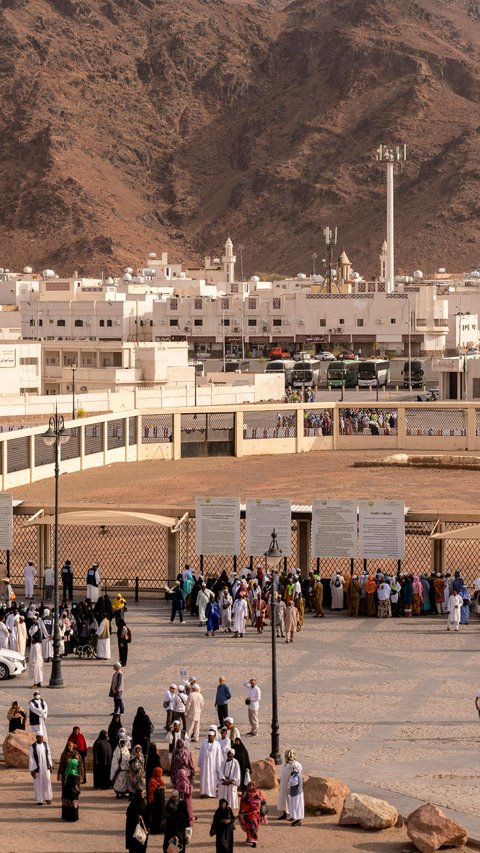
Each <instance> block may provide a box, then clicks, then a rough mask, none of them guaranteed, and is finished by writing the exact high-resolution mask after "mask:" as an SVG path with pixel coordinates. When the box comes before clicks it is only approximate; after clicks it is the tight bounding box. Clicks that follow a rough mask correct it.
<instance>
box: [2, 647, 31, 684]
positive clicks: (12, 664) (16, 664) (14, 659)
mask: <svg viewBox="0 0 480 853" xmlns="http://www.w3.org/2000/svg"><path fill="white" fill-rule="evenodd" d="M26 668H27V664H26V662H25V656H24V655H22V654H21V653H20V652H14V651H12V649H0V681H4V680H5V679H6V678H11V677H12V676H13V675H21V673H22V672H25V670H26Z"/></svg>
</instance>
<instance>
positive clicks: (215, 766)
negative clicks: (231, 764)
mask: <svg viewBox="0 0 480 853" xmlns="http://www.w3.org/2000/svg"><path fill="white" fill-rule="evenodd" d="M215 737H216V729H215V728H214V727H213V726H212V728H210V729H209V730H208V735H207V739H206V740H204V741H203V743H202V745H201V747H200V754H199V756H198V766H199V768H200V796H201V797H202V798H205V797H215V796H216V794H217V785H218V774H219V772H220V766H221V763H222V750H221V747H220V744H219V743H217V741H216V740H215Z"/></svg>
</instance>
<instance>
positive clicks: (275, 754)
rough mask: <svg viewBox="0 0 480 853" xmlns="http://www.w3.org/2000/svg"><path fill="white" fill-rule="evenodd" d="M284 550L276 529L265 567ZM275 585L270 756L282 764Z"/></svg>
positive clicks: (271, 603)
mask: <svg viewBox="0 0 480 853" xmlns="http://www.w3.org/2000/svg"><path fill="white" fill-rule="evenodd" d="M282 556H283V555H282V552H281V550H280V548H279V547H278V542H277V534H276V532H275V530H273V532H272V540H271V542H270V546H269V549H268V551H265V568H266V569H267V568H269V567H270V568H272V569H273V568H275V567H276V566H278V564H279V562H280V560H281V559H282ZM275 595H276V593H275V587H274V583H273V578H272V592H271V596H270V598H271V602H270V607H271V612H272V618H271V620H270V621H271V624H272V751H271V753H270V758H273V760H274V762H275V764H281V763H282V758H281V755H280V732H279V725H278V695H277V627H276V615H277V603H276V601H275Z"/></svg>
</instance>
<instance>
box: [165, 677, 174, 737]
mask: <svg viewBox="0 0 480 853" xmlns="http://www.w3.org/2000/svg"><path fill="white" fill-rule="evenodd" d="M176 694H177V685H176V684H171V685H170V687H169V688H168V690H165V693H164V694H163V707H164V708H165V711H166V712H167V719H166V721H165V731H167V732H169V731H170V728H171V725H172V723H173V702H174V699H175V696H176Z"/></svg>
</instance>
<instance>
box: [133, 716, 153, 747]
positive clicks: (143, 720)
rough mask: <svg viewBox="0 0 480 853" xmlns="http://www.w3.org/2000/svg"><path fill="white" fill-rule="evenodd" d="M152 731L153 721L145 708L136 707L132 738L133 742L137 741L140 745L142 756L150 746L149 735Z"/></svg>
mask: <svg viewBox="0 0 480 853" xmlns="http://www.w3.org/2000/svg"><path fill="white" fill-rule="evenodd" d="M152 732H153V723H152V721H151V719H150V717H149V716H148V714H147V713H146V711H145V708H142V706H140V707H139V708H137V713H136V714H135V719H134V721H133V723H132V740H133V742H134V743H139V744H140V746H141V747H142V752H143V754H144V756H145V757H146V756H147V753H148V750H149V748H150V736H151V734H152Z"/></svg>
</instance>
